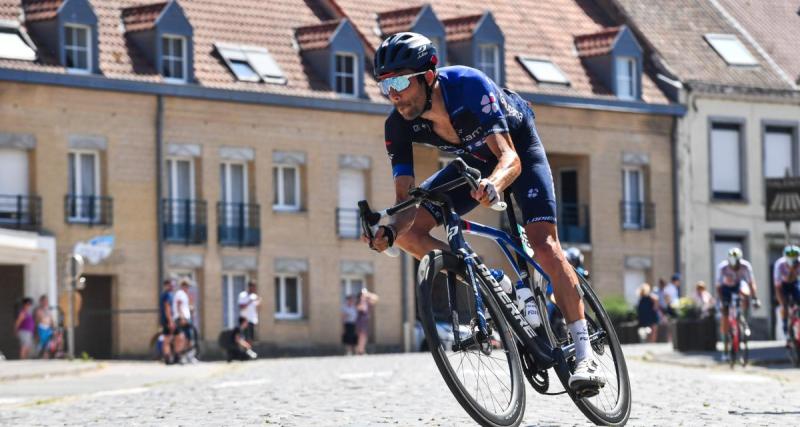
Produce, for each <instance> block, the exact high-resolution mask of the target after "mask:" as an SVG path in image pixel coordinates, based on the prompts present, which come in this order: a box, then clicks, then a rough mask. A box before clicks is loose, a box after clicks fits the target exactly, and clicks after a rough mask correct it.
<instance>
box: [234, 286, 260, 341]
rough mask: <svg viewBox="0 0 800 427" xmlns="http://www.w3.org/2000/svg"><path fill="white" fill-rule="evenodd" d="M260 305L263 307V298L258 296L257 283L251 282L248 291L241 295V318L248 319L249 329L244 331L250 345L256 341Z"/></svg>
mask: <svg viewBox="0 0 800 427" xmlns="http://www.w3.org/2000/svg"><path fill="white" fill-rule="evenodd" d="M259 305H261V297H259V296H258V294H256V283H255V282H249V283H248V284H247V290H244V291H242V292H240V293H239V316H242V317H245V318H247V328H246V329H245V330H244V339H246V340H247V341H248V342H250V343H252V342H253V341H255V336H256V334H255V332H256V325H258V306H259Z"/></svg>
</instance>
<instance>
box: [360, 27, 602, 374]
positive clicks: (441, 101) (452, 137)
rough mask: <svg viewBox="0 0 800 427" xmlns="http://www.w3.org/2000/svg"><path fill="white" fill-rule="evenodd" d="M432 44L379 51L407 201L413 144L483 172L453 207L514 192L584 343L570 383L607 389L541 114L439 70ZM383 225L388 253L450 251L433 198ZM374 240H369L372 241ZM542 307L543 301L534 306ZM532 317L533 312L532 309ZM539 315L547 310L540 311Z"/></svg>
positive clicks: (467, 73) (511, 96) (412, 36)
mask: <svg viewBox="0 0 800 427" xmlns="http://www.w3.org/2000/svg"><path fill="white" fill-rule="evenodd" d="M437 63H438V57H437V55H436V49H435V47H434V45H433V44H432V43H431V41H430V40H429V39H428V38H426V37H425V36H422V35H420V34H416V33H409V32H403V33H397V34H394V35H392V36H389V37H388V38H386V39H385V40H384V41H383V42H382V43H381V45H380V46H379V47H378V50H377V51H376V52H375V63H374V73H375V78H376V79H377V80H378V84H379V86H380V89H381V92H382V93H383V94H384V95H385V96H387V97H388V98H389V100H390V101H391V102H392V104H393V105H394V110H393V111H392V113H391V114H390V115H389V117H388V118H387V119H386V124H385V132H386V138H385V141H386V150H387V152H388V155H389V159H390V160H391V164H392V173H393V176H394V183H395V194H396V200H397V202H402V201H404V200H407V199H408V198H409V195H408V192H409V190H410V189H411V188H413V187H414V182H415V181H414V162H413V153H412V145H411V143H412V141H414V142H418V143H423V144H427V145H432V146H435V147H436V148H438V149H439V150H441V151H444V152H449V153H452V154H455V155H458V156H459V157H461V158H462V159H463V160H464V161H465V162H466V163H467V164H468V165H469V166H471V167H473V168H476V169H479V170H480V171H481V175H482V176H483V178H482V179H481V180H480V182H479V183H478V188H477V189H476V190H474V191H472V190H470V189H469V188H468V187H465V186H464V187H459V188H457V189H455V190H453V191H451V192H450V193H449V196H450V198H451V200H452V202H453V208H454V209H455V211H456V212H457V213H459V214H465V213H467V212H469V211H470V210H472V209H473V208H475V207H476V206H477V205H478V204H481V205H484V206H487V207H488V206H491V205H492V204H494V203H496V202H497V201H499V199H500V194H502V192H503V190H505V189H506V188H509V187H510V188H512V189H513V192H514V195H515V199H516V201H517V204H518V205H519V206H520V208H521V210H522V213H523V216H524V218H523V221H522V224H524V226H525V232H526V234H527V236H528V238H529V240H530V244H531V246H532V248H533V250H534V252H535V253H536V258H537V260H538V262H539V263H540V264H541V265H542V267H543V268H544V269H545V271H546V272H547V273H548V275H549V276H550V277H551V278H552V279H553V281H554V287H555V294H556V300H557V301H558V302H559V306H560V308H561V309H562V312H563V313H564V314H565V317H566V318H567V322H568V324H569V330H570V333H571V335H572V337H573V340H574V341H575V343H576V369H575V373H574V374H573V375H572V376H571V377H570V380H569V386H570V387H571V388H572V389H574V390H582V389H586V388H594V389H596V388H599V387H601V386H603V385H604V384H605V379H604V378H603V377H602V376H601V375H600V374H599V373H598V370H597V369H598V366H597V363H596V361H595V359H594V356H593V353H592V350H591V346H590V343H589V336H588V332H587V326H586V320H585V319H584V315H583V313H584V311H583V302H582V300H581V298H580V296H579V295H578V291H577V286H578V278H577V276H576V275H575V273H574V271H573V269H572V267H570V265H569V264H568V263H567V260H566V259H565V258H564V255H563V253H562V250H561V245H560V243H559V241H558V236H557V234H556V198H555V191H554V188H553V178H552V175H551V173H550V166H549V165H548V163H547V156H546V155H545V150H544V147H543V145H542V142H541V141H540V139H539V135H538V133H537V131H536V126H535V124H534V113H533V111H532V109H531V107H530V104H528V103H527V102H526V101H525V100H523V99H522V98H521V97H520V96H519V95H517V94H516V93H514V92H512V91H510V90H508V89H501V88H500V87H498V86H497V84H495V82H493V81H492V80H491V79H489V78H488V77H487V76H486V75H485V74H484V73H482V72H481V71H479V70H476V69H474V68H469V67H464V66H451V67H443V68H439V69H437V68H436V65H437ZM457 176H458V170H457V169H456V167H455V165H452V164H451V165H449V166H447V167H445V168H444V169H442V170H440V171H438V172H436V173H435V174H434V175H433V176H431V177H430V178H428V179H427V180H425V181H424V182H423V183H422V184H421V185H420V187H422V188H434V187H436V186H438V185H440V184H443V183H445V182H448V181H451V180H453V179H455V178H456V177H457ZM421 207H422V209H419V208H416V209H413V208H412V209H409V210H407V211H405V212H402V213H400V214H398V215H396V216H394V217H393V218H392V219H391V221H390V223H389V224H388V225H382V226H380V228H379V230H378V231H377V233H376V234H375V237H374V239H373V241H372V242H369V243H370V246H371V247H372V249H374V250H376V251H378V252H382V251H384V250H386V249H387V248H388V247H390V246H392V245H395V244H396V245H398V246H399V247H400V248H402V249H403V250H405V251H406V252H408V253H410V254H412V255H413V256H414V257H416V258H417V259H420V258H422V257H424V256H425V255H426V254H427V253H428V252H429V251H431V250H434V249H442V250H448V249H449V248H448V246H447V244H446V243H444V242H442V241H439V240H437V239H434V238H433V237H432V236H431V235H430V231H431V229H433V228H434V227H435V226H436V225H438V224H441V223H442V221H443V218H442V216H441V212H440V211H439V210H438V209H436V208H435V207H434V206H433V205H431V204H429V203H425V204H423V205H421ZM364 240H365V241H367V239H366V237H364ZM530 306H533V308H534V309H535V304H530ZM524 314H526V318H529V315H531V312H529V311H528V309H527V307H526V312H525V313H524ZM536 315H537V316H538V314H536Z"/></svg>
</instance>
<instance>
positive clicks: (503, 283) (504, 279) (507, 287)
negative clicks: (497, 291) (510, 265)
mask: <svg viewBox="0 0 800 427" xmlns="http://www.w3.org/2000/svg"><path fill="white" fill-rule="evenodd" d="M489 272H490V273H492V277H494V280H497V283H499V284H500V287H501V288H503V291H505V293H507V294H511V279H509V278H508V276H506V274H505V273H503V270H499V269H494V268H493V269H491V270H489Z"/></svg>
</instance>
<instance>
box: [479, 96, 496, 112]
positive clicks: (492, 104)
mask: <svg viewBox="0 0 800 427" xmlns="http://www.w3.org/2000/svg"><path fill="white" fill-rule="evenodd" d="M499 109H500V107H499V106H498V105H497V98H495V97H494V94H493V93H489V94H488V95H483V98H481V111H483V112H484V113H485V114H489V112H493V113H496V112H497V110H499Z"/></svg>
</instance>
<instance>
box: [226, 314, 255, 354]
mask: <svg viewBox="0 0 800 427" xmlns="http://www.w3.org/2000/svg"><path fill="white" fill-rule="evenodd" d="M248 323H249V322H248V321H247V318H246V317H241V316H240V317H239V324H238V325H237V326H236V327H234V328H233V329H231V330H228V331H222V333H221V334H220V335H219V345H220V347H222V348H224V349H225V350H226V351H227V352H228V358H227V359H228V362H230V361H232V360H242V361H244V360H251V359H255V358H256V357H258V355H257V354H256V352H254V351H253V348H252V346H251V345H250V343H249V342H247V340H246V339H245V333H244V331H246V330H247V324H248Z"/></svg>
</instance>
